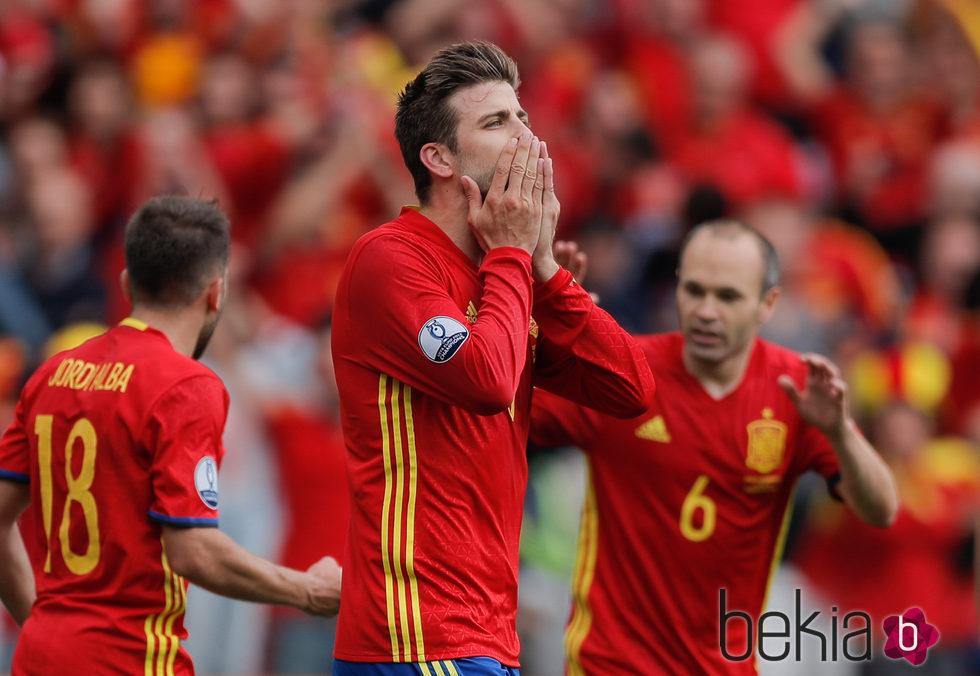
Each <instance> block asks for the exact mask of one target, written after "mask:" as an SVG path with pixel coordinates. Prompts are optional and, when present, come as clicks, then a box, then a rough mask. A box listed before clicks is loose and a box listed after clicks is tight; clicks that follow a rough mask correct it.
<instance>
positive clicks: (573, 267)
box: [553, 240, 589, 284]
mask: <svg viewBox="0 0 980 676" xmlns="http://www.w3.org/2000/svg"><path fill="white" fill-rule="evenodd" d="M553 248H554V251H555V262H557V263H558V265H560V266H562V267H563V268H565V269H566V270H568V271H569V272H571V273H572V277H574V278H575V281H576V282H578V283H579V284H581V283H582V281H583V280H584V279H585V273H586V272H588V270H589V258H588V256H586V255H585V252H584V251H580V250H579V248H578V242H571V241H568V242H566V241H564V240H557V241H556V242H555V245H554V247H553Z"/></svg>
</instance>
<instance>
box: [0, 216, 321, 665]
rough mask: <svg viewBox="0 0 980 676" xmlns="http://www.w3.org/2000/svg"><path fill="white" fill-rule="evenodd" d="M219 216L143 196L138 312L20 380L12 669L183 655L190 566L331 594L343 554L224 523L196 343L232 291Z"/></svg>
mask: <svg viewBox="0 0 980 676" xmlns="http://www.w3.org/2000/svg"><path fill="white" fill-rule="evenodd" d="M228 228H229V224H228V220H227V217H226V216H225V215H224V214H223V213H222V212H221V211H220V210H219V209H218V208H217V207H216V206H215V205H214V204H213V203H211V202H202V201H198V200H192V199H187V198H182V197H160V198H155V199H152V200H150V201H148V202H147V203H146V204H145V205H143V206H142V207H141V208H140V209H139V210H138V211H137V212H136V214H135V215H134V216H133V218H132V220H131V221H130V223H129V224H128V226H127V230H126V238H125V254H126V270H124V271H123V273H122V285H123V290H124V292H125V293H126V295H127V298H128V299H129V300H131V302H132V314H131V316H129V317H128V318H126V319H124V320H123V321H122V322H121V323H120V324H119V325H117V326H116V327H114V328H112V329H111V330H109V331H108V332H107V333H105V334H103V335H101V336H99V337H97V338H93V339H92V340H89V341H87V342H86V343H84V344H82V345H81V346H79V347H77V348H75V349H73V350H68V351H66V352H62V353H60V354H57V355H55V356H54V357H53V358H51V359H50V360H48V361H47V362H45V363H44V364H43V365H42V366H41V367H40V368H39V369H38V370H37V371H36V372H35V373H34V375H33V376H32V377H31V378H30V380H29V381H28V383H27V385H26V386H25V387H24V390H23V392H22V394H21V398H20V401H19V403H18V405H17V409H16V414H15V419H14V422H13V423H12V424H11V426H10V427H9V428H8V430H7V432H6V434H4V436H3V438H2V440H0V478H2V479H3V480H2V481H0V595H2V599H3V602H4V604H5V605H6V606H7V608H8V609H9V610H10V612H11V614H12V615H13V616H14V618H15V619H16V620H17V622H18V623H22V624H23V630H22V632H21V634H20V638H19V640H18V643H17V648H16V651H15V653H14V662H13V673H14V674H42V675H47V674H51V675H55V674H58V675H60V674H144V673H145V674H148V675H149V674H154V675H158V676H163V675H165V674H191V673H193V667H192V665H191V660H190V658H189V656H188V655H187V653H186V651H185V650H184V649H183V648H181V647H180V639H181V638H185V637H186V636H187V632H186V631H185V629H184V626H183V616H184V607H185V603H186V600H187V586H188V581H190V582H194V583H195V584H198V585H200V586H201V587H204V588H206V589H209V590H211V591H213V592H216V593H219V594H224V595H227V596H231V597H234V598H239V599H243V600H248V601H258V602H265V603H277V604H286V605H292V606H296V607H298V608H302V609H303V610H306V611H307V612H310V613H316V614H323V615H330V614H335V613H336V612H337V606H338V603H339V591H340V569H339V568H338V567H337V563H336V561H334V560H333V559H328V558H324V559H321V560H320V561H318V562H317V563H315V564H314V565H313V566H311V567H310V569H309V570H308V571H307V572H300V571H295V570H291V569H288V568H283V567H281V566H276V565H274V564H272V563H270V562H268V561H266V560H265V559H261V558H259V557H257V556H255V555H253V554H251V553H249V552H247V551H246V550H244V549H242V548H241V547H240V546H238V545H237V544H235V543H234V542H233V541H232V540H231V539H230V538H229V537H228V536H226V535H225V534H223V533H222V532H221V531H219V530H218V529H217V525H218V483H217V481H218V466H219V464H220V463H221V459H222V456H223V454H224V448H223V446H222V443H221V435H222V430H223V428H224V424H225V416H226V414H227V410H228V397H227V393H226V392H225V389H224V386H223V385H222V383H221V381H220V380H219V379H218V377H217V376H216V375H215V374H214V373H213V372H212V371H210V370H209V369H207V368H206V367H204V366H202V365H201V364H199V363H198V362H197V361H196V360H197V358H198V357H200V356H201V353H202V352H203V351H204V348H205V346H206V345H207V343H208V339H209V338H210V337H211V334H212V332H213V331H214V328H215V325H216V324H217V322H218V318H219V316H220V314H221V309H222V305H223V302H224V285H225V277H226V271H227V264H228V253H229V235H228ZM25 508H29V512H28V513H27V516H28V517H29V519H28V521H29V524H30V530H28V531H25V532H24V536H25V538H26V540H27V542H28V547H27V551H30V552H31V554H32V556H31V559H30V563H29V561H28V557H27V554H26V553H25V547H24V543H23V542H21V540H20V538H19V536H18V530H17V525H16V521H15V520H16V519H17V518H18V516H19V515H20V514H21V513H22V512H23V511H24V509H25ZM31 564H33V571H32V569H31Z"/></svg>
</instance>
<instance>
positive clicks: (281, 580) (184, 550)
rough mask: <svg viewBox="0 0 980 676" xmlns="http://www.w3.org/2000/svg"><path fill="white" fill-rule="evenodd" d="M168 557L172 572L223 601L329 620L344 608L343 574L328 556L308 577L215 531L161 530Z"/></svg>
mask: <svg viewBox="0 0 980 676" xmlns="http://www.w3.org/2000/svg"><path fill="white" fill-rule="evenodd" d="M163 542H164V547H165V548H166V552H167V558H168V559H169V560H170V565H171V566H172V567H173V569H174V571H175V572H176V573H177V574H178V575H181V576H183V577H185V578H187V579H188V580H189V581H191V582H193V583H194V584H196V585H198V586H199V587H203V588H204V589H207V590H208V591H211V592H214V593H216V594H221V595H222V596H228V597H230V598H234V599H239V600H241V601H254V602H257V603H271V604H276V605H284V606H293V607H294V608H299V609H300V610H303V611H305V612H307V613H310V614H311V615H323V616H326V617H331V616H333V615H336V614H337V611H338V610H339V609H340V580H341V569H340V567H339V566H338V565H337V562H336V561H335V560H334V559H332V558H331V557H329V556H328V557H324V558H323V559H321V560H320V561H318V562H317V563H315V564H313V565H312V566H311V567H310V568H309V569H308V570H307V571H306V572H302V571H298V570H293V569H292V568H286V567H284V566H279V565H276V564H274V563H272V562H271V561H267V560H266V559H263V558H262V557H260V556H256V555H255V554H252V553H251V552H249V551H248V550H247V549H245V548H244V547H242V546H240V545H238V544H237V543H236V542H235V541H234V540H232V539H231V538H230V537H229V536H228V535H226V534H225V533H222V532H221V531H220V530H218V529H217V528H178V527H174V526H164V527H163Z"/></svg>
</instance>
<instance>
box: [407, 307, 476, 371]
mask: <svg viewBox="0 0 980 676" xmlns="http://www.w3.org/2000/svg"><path fill="white" fill-rule="evenodd" d="M469 337H470V332H469V330H468V329H467V328H466V327H465V326H463V324H462V322H459V321H457V320H455V319H453V318H452V317H433V318H432V319H430V320H429V321H427V322H426V323H425V324H424V325H423V326H422V330H421V331H419V347H420V348H422V352H423V353H424V354H425V356H426V357H428V358H429V361H434V362H435V363H437V364H443V363H445V362H447V361H449V360H450V359H452V358H453V355H454V354H456V351H457V350H459V348H460V346H462V344H463V343H465V342H466V339H467V338H469Z"/></svg>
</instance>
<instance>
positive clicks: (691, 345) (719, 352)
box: [687, 336, 727, 364]
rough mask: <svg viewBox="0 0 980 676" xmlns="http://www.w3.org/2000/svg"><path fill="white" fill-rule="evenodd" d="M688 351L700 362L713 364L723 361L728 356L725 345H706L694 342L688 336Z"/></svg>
mask: <svg viewBox="0 0 980 676" xmlns="http://www.w3.org/2000/svg"><path fill="white" fill-rule="evenodd" d="M687 351H688V352H689V353H690V355H691V356H692V357H694V358H695V359H697V360H698V361H703V362H709V363H712V364H713V363H716V362H720V361H723V360H724V359H725V356H726V355H727V350H726V349H725V345H724V343H720V342H718V343H710V344H705V343H703V342H700V341H697V340H692V339H691V338H690V336H688V340H687Z"/></svg>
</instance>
